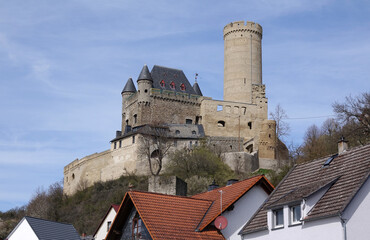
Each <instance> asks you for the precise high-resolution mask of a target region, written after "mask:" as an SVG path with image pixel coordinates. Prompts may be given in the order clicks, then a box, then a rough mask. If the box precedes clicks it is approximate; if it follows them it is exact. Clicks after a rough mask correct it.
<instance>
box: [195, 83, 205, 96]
mask: <svg viewBox="0 0 370 240" xmlns="http://www.w3.org/2000/svg"><path fill="white" fill-rule="evenodd" d="M193 88H194V91H195V93H196V94H197V95H200V96H203V94H202V91H200V87H199V85H198V83H197V82H195V83H194V85H193Z"/></svg>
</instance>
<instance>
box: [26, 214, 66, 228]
mask: <svg viewBox="0 0 370 240" xmlns="http://www.w3.org/2000/svg"><path fill="white" fill-rule="evenodd" d="M24 218H26V219H27V218H33V219H36V220H41V221H46V222H52V223H59V224H65V225H72V226H73V224H72V223H65V222H57V221H52V220H47V219H43V218H37V217H31V216H24Z"/></svg>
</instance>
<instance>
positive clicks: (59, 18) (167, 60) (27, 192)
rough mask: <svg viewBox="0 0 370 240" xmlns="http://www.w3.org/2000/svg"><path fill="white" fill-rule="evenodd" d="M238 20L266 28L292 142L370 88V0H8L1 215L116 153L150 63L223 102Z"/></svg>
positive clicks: (267, 69) (0, 16) (276, 95)
mask: <svg viewBox="0 0 370 240" xmlns="http://www.w3.org/2000/svg"><path fill="white" fill-rule="evenodd" d="M239 20H251V21H255V22H258V23H260V24H261V25H262V27H263V30H264V36H263V40H262V44H263V50H262V51H263V82H264V83H265V84H266V88H267V97H268V98H269V109H270V110H273V109H274V108H275V106H276V105H277V104H279V103H280V104H281V106H282V107H283V108H284V109H285V110H286V112H287V114H288V116H289V117H290V118H293V119H288V120H287V122H289V124H290V126H291V133H290V136H289V137H287V138H286V141H287V142H288V143H290V142H293V143H294V144H299V143H301V142H302V138H303V136H304V132H305V130H306V129H307V127H308V126H310V125H312V124H314V123H316V124H318V125H320V124H321V123H322V121H324V120H325V118H313V117H318V116H330V115H332V114H333V112H332V109H331V104H332V103H333V102H334V101H343V100H344V97H345V96H348V95H350V94H351V95H353V96H355V95H358V94H359V93H361V92H364V91H369V89H370V81H369V77H368V76H370V67H369V66H370V58H369V56H370V41H369V39H370V3H369V2H368V1H361V0H358V1H344V0H343V1H342V0H339V1H332V0H318V1H313V0H282V1H267V0H259V1H233V0H230V1H217V0H212V1H211V0H207V1H166V0H156V1H142V0H134V1H127V0H125V1H118V0H110V1H106V0H101V1H100V0H95V1H90V0H74V1H68V0H66V1H49V0H33V1H18V0H12V1H6V0H0V81H1V82H0V83H1V87H0V111H1V118H0V211H5V210H8V209H10V208H13V207H16V206H21V205H23V204H26V203H27V202H28V201H29V199H30V198H31V196H32V194H33V193H34V192H35V190H36V189H37V188H40V187H41V188H42V187H43V188H47V187H48V186H49V185H50V184H52V183H54V182H57V181H61V180H62V178H63V167H64V166H65V165H66V164H68V163H69V162H71V161H72V160H74V159H76V158H82V157H83V156H85V155H88V154H91V153H94V152H100V151H103V150H106V149H108V148H109V140H111V139H112V138H113V137H114V136H115V130H117V129H119V128H120V114H121V113H120V108H121V96H120V92H121V90H122V88H123V86H124V84H125V83H126V81H127V79H128V78H129V77H133V79H136V78H137V76H138V74H139V72H140V70H141V68H142V66H143V65H144V64H148V65H149V67H150V68H151V67H152V66H153V65H154V64H157V65H163V66H168V67H173V68H179V69H183V70H184V72H185V74H186V75H187V77H188V79H189V80H190V81H191V82H192V83H193V80H194V74H195V73H199V78H198V82H199V85H200V87H201V89H202V91H203V94H204V95H206V96H210V97H212V98H214V99H222V94H223V38H222V30H223V27H224V26H225V25H226V24H228V23H230V22H232V21H239ZM294 118H308V119H294Z"/></svg>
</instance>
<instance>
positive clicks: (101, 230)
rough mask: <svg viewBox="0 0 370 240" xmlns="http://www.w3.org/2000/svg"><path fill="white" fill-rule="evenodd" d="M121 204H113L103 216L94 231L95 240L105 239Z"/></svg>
mask: <svg viewBox="0 0 370 240" xmlns="http://www.w3.org/2000/svg"><path fill="white" fill-rule="evenodd" d="M118 209H119V205H117V204H112V205H111V206H110V207H109V209H108V211H107V213H106V214H105V216H104V217H103V219H102V221H101V223H100V224H99V226H98V228H97V229H96V231H95V233H94V239H95V240H104V238H105V236H106V235H107V233H108V231H109V228H110V226H111V224H112V222H113V219H114V217H115V216H116V213H117V212H118Z"/></svg>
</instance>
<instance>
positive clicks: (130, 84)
mask: <svg viewBox="0 0 370 240" xmlns="http://www.w3.org/2000/svg"><path fill="white" fill-rule="evenodd" d="M124 92H133V93H134V92H136V87H135V85H134V82H133V81H132V78H129V79H128V80H127V82H126V85H125V87H124V88H123V90H122V92H121V94H122V93H124Z"/></svg>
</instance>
